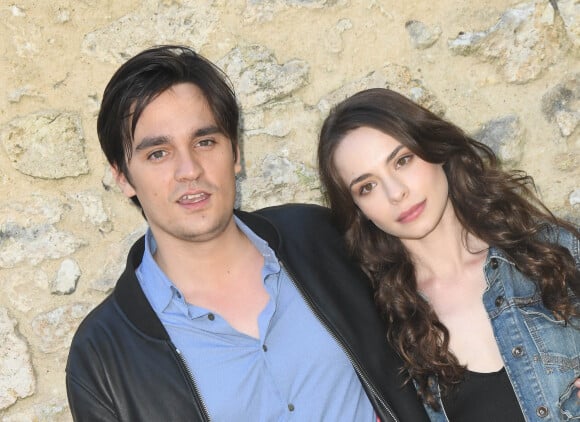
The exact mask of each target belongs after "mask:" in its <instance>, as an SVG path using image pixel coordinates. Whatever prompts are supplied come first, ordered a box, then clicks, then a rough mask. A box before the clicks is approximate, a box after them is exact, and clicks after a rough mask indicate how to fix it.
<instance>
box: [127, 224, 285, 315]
mask: <svg viewBox="0 0 580 422" xmlns="http://www.w3.org/2000/svg"><path fill="white" fill-rule="evenodd" d="M234 221H235V223H236V225H237V227H238V228H239V229H240V230H241V231H242V233H244V234H245V235H246V236H247V237H248V239H250V241H251V242H252V244H253V245H254V246H255V247H256V249H258V251H259V252H260V254H262V256H263V257H264V267H263V268H262V279H263V280H265V279H266V277H267V276H268V275H270V274H275V273H278V272H280V264H279V262H278V259H277V258H276V254H275V253H274V251H273V250H272V249H271V248H270V247H269V246H268V242H266V241H265V240H264V239H262V238H261V237H259V236H258V235H256V234H255V233H254V232H253V231H252V230H251V229H250V228H249V227H248V226H247V225H246V224H244V223H243V222H242V221H241V220H240V219H239V218H238V217H236V216H235V215H234ZM156 250H157V242H156V241H155V238H154V237H153V233H152V232H151V229H150V228H148V229H147V233H146V234H145V252H144V253H143V260H142V261H141V265H140V266H139V268H137V274H138V279H139V280H140V282H141V286H142V288H143V290H146V291H147V293H149V294H147V298H148V299H149V302H150V303H151V306H152V307H153V309H154V310H155V311H156V312H164V311H165V310H166V309H167V307H168V306H169V305H170V303H171V301H172V300H173V299H175V300H176V301H178V302H181V303H182V304H184V305H185V300H184V299H183V295H182V293H181V292H180V291H179V289H178V288H177V287H176V286H175V285H174V284H173V282H172V281H171V280H170V279H169V278H168V277H167V276H166V275H165V273H164V272H163V271H162V270H161V268H159V265H157V262H155V259H154V258H153V255H154V254H155V251H156Z"/></svg>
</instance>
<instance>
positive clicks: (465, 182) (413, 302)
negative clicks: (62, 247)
mask: <svg viewBox="0 0 580 422" xmlns="http://www.w3.org/2000/svg"><path fill="white" fill-rule="evenodd" d="M360 127H370V128H374V129H376V130H379V131H381V132H383V133H385V134H387V135H390V136H392V137H393V138H395V139H397V140H398V141H399V142H401V143H402V144H403V145H405V146H406V147H407V148H409V149H410V150H411V151H412V152H413V153H415V154H417V156H419V157H420V158H421V159H423V160H425V161H427V162H430V163H437V164H441V163H443V169H444V171H445V174H446V177H447V180H448V183H449V197H450V201H451V204H452V205H453V208H454V210H455V213H456V215H457V217H458V219H459V221H460V223H461V225H462V227H463V228H464V236H467V234H468V233H470V234H472V235H474V236H476V237H478V238H479V239H482V240H483V241H485V242H486V243H487V244H489V245H493V246H495V247H498V248H500V249H502V250H503V251H504V252H505V253H506V254H507V255H508V256H509V257H510V259H511V260H512V261H513V262H514V263H515V265H516V267H517V268H518V270H519V271H521V272H522V273H523V274H525V275H526V276H527V277H529V278H530V279H532V280H533V281H534V282H535V283H536V285H537V287H538V288H539V291H540V292H541V296H542V300H543V303H544V305H545V306H546V307H547V308H548V309H550V310H551V311H552V312H553V313H554V315H555V316H556V317H558V318H559V319H563V320H565V321H567V322H570V318H571V317H573V316H577V315H578V314H579V312H580V310H579V309H578V308H577V307H576V306H575V305H574V303H573V302H572V299H571V298H570V296H569V290H568V289H571V290H572V292H574V294H575V295H576V296H580V275H579V272H578V270H577V269H576V265H575V262H574V259H573V257H572V256H571V254H570V252H569V251H568V250H567V249H566V248H564V247H562V246H559V245H557V244H553V243H549V242H547V241H544V240H541V237H540V236H538V235H539V234H540V232H542V231H543V230H545V228H546V226H547V225H550V224H555V225H558V226H561V227H564V228H566V229H568V230H570V231H571V232H572V233H574V234H576V236H578V235H579V233H578V230H577V229H576V227H574V226H573V225H572V224H570V223H568V222H566V221H563V220H561V219H559V218H557V217H555V216H554V215H553V214H552V213H551V212H550V211H549V210H548V209H547V208H546V207H545V206H544V205H543V204H542V203H541V201H540V200H539V199H537V197H536V196H535V186H534V182H533V180H532V178H531V177H530V176H528V175H526V174H525V173H524V172H522V171H517V170H515V171H506V170H502V169H501V166H500V163H499V161H498V159H497V157H496V155H495V154H494V153H493V151H492V150H491V149H490V148H489V147H487V146H486V145H484V144H482V143H480V142H477V141H475V140H474V139H472V138H470V137H469V136H467V135H466V134H465V133H464V132H463V131H462V130H461V129H460V128H459V127H457V126H455V125H454V124H452V123H450V122H447V121H445V120H443V119H442V118H440V117H438V116H437V115H435V114H434V113H432V112H430V111H429V110H427V109H425V108H423V107H421V106H419V105H418V104H415V103H414V102H413V101H411V100H409V99H407V98H405V97H404V96H402V95H400V94H398V93H396V92H394V91H391V90H388V89H382V88H375V89H369V90H365V91H361V92H359V93H357V94H355V95H353V96H352V97H349V98H347V99H346V100H344V101H343V102H341V103H339V104H338V105H337V106H335V107H334V108H333V109H332V110H331V112H330V114H329V116H328V117H327V118H326V120H325V121H324V124H323V126H322V129H321V133H320V139H319V145H318V165H319V173H320V179H321V182H322V185H323V188H324V189H325V196H326V200H327V202H328V205H329V206H330V208H331V210H332V215H333V218H334V221H335V223H336V224H337V226H338V228H339V229H340V230H341V231H342V233H343V234H344V236H345V240H346V243H347V247H348V249H349V252H350V253H351V255H352V256H353V257H354V258H355V260H357V261H358V263H359V264H360V266H361V267H362V269H363V270H364V271H365V273H366V274H367V276H369V278H370V280H371V283H372V284H373V287H374V289H375V300H376V303H377V306H378V308H379V310H380V312H381V313H382V315H383V317H384V318H385V320H386V335H387V338H388V340H389V342H390V343H391V345H392V346H393V347H394V348H395V349H396V350H397V352H398V353H399V354H400V356H401V357H402V358H403V361H404V369H406V370H407V371H408V374H409V378H408V379H407V382H408V381H409V380H410V379H411V378H412V379H414V380H415V382H416V384H417V389H418V394H419V396H420V397H421V398H422V400H423V401H424V402H425V403H427V404H428V405H429V406H431V407H433V408H434V409H438V405H437V402H436V400H435V396H434V393H433V390H432V385H433V384H432V383H433V381H434V379H437V381H438V382H439V385H440V386H441V389H442V392H443V394H445V393H446V392H447V391H448V390H449V388H450V387H451V386H452V385H454V384H457V383H458V382H460V381H461V380H462V378H463V375H464V371H465V367H463V366H461V365H460V364H459V361H458V360H457V358H456V357H455V356H454V355H453V353H452V352H451V351H450V350H449V332H448V330H447V328H446V327H445V326H444V325H443V324H442V323H441V322H440V321H439V319H438V317H437V315H436V314H435V312H434V311H433V309H432V308H431V306H430V305H429V303H428V302H427V301H426V300H425V299H424V298H423V297H422V296H421V295H420V294H419V292H418V288H417V279H416V275H415V268H414V265H413V262H412V259H411V257H410V255H409V253H408V252H407V250H406V249H405V247H404V246H403V244H402V242H401V241H400V240H399V239H398V238H397V237H394V236H391V235H389V234H387V233H385V232H383V231H382V230H381V229H379V228H377V227H376V226H375V225H374V224H373V223H372V222H370V221H369V220H368V219H367V218H365V216H364V214H363V213H362V212H361V211H360V209H359V208H358V207H357V206H356V205H355V203H354V201H353V199H352V197H351V194H350V191H349V189H348V187H347V186H346V184H345V183H344V182H343V181H342V180H341V178H340V176H339V173H338V171H337V168H336V166H335V163H334V153H335V151H336V148H337V146H338V145H339V144H340V142H341V140H342V139H343V138H344V136H345V135H346V134H348V133H349V132H350V131H352V130H355V129H357V128H360Z"/></svg>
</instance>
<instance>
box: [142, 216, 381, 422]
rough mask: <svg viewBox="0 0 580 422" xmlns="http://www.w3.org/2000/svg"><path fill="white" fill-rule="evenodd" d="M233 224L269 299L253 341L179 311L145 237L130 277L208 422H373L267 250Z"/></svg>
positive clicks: (351, 376)
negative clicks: (251, 250) (256, 260)
mask: <svg viewBox="0 0 580 422" xmlns="http://www.w3.org/2000/svg"><path fill="white" fill-rule="evenodd" d="M236 224H237V226H238V227H239V228H240V230H242V231H243V232H244V234H245V235H246V236H248V238H249V239H250V240H251V241H252V243H253V244H254V246H255V247H256V248H257V249H258V250H259V251H260V253H261V254H262V255H263V256H264V267H263V269H262V277H263V282H264V287H265V289H266V291H267V292H268V294H269V296H270V298H269V301H268V303H267V305H266V307H265V308H264V309H263V310H262V312H261V313H260V315H259V317H258V326H259V330H260V338H254V337H251V336H248V335H246V334H244V333H241V332H239V331H237V330H236V329H234V328H233V327H232V326H231V325H230V324H229V323H228V322H227V321H226V320H225V319H223V318H222V317H221V316H220V315H218V314H217V313H214V312H212V311H211V310H209V309H204V308H201V307H198V306H194V305H191V304H189V303H187V302H186V301H185V300H184V298H183V295H182V294H181V293H180V292H179V290H178V289H177V288H176V287H175V285H174V284H173V283H172V282H171V280H169V279H168V278H167V277H166V275H165V274H164V273H163V272H162V271H161V269H160V268H159V266H158V265H157V263H156V262H155V260H154V259H153V253H154V252H155V250H156V244H155V239H154V238H153V236H152V233H151V232H150V231H148V233H147V235H146V244H145V254H144V256H143V261H142V263H141V265H140V266H139V268H138V269H137V271H136V274H137V278H138V279H139V282H140V283H141V287H142V288H143V291H144V292H145V295H146V297H147V299H148V300H149V302H150V303H151V305H152V307H153V309H154V310H155V312H156V314H157V316H158V317H159V319H160V320H161V322H162V323H163V325H164V326H165V329H166V330H167V332H168V333H169V336H170V338H171V340H172V341H173V343H174V344H175V346H176V347H177V348H178V349H179V350H180V352H181V353H182V355H183V356H184V358H185V361H186V363H187V365H188V366H189V368H190V370H191V372H192V374H193V377H194V381H195V383H196V385H197V386H198V389H199V390H200V392H201V396H202V399H203V401H204V403H205V405H206V407H207V409H208V412H209V414H210V416H211V418H212V420H216V421H232V420H244V421H290V420H295V421H367V422H373V421H376V417H375V416H374V412H373V409H372V406H371V404H370V402H369V400H368V398H367V396H366V394H365V392H364V390H363V388H362V386H361V384H360V381H359V379H358V377H357V375H356V373H355V371H354V369H353V367H352V365H351V363H350V362H349V360H348V358H347V356H346V355H345V353H344V351H343V350H342V349H341V347H340V346H339V345H338V343H337V342H336V341H335V339H334V338H333V337H332V336H331V335H330V334H329V332H328V331H327V330H326V329H325V328H324V326H323V325H322V324H321V322H320V321H319V320H318V319H317V318H316V317H315V315H314V314H313V313H312V311H311V309H310V308H309V307H308V305H307V304H306V302H305V301H304V299H303V297H302V296H301V295H300V293H299V292H298V290H297V288H296V286H295V285H294V283H293V282H292V280H291V279H290V278H289V276H288V274H287V272H286V271H285V269H284V268H283V267H281V266H280V264H279V262H278V260H277V258H276V255H275V254H274V252H273V251H272V249H270V247H268V244H267V243H266V242H265V241H264V240H262V239H261V238H259V237H258V236H257V235H256V234H254V233H253V232H252V231H251V230H250V229H249V228H248V227H247V226H245V225H244V224H243V223H242V222H241V221H240V220H239V219H237V218H236ZM345 312H346V310H345Z"/></svg>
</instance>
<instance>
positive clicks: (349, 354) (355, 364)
mask: <svg viewBox="0 0 580 422" xmlns="http://www.w3.org/2000/svg"><path fill="white" fill-rule="evenodd" d="M279 262H280V265H281V266H282V267H283V268H284V270H285V271H286V273H287V274H288V277H290V280H291V281H292V284H294V286H295V287H296V289H298V291H299V292H300V295H301V296H302V298H303V299H304V301H305V302H306V304H307V305H308V307H309V308H310V310H311V311H312V313H313V314H314V316H315V317H316V319H317V320H318V321H319V322H320V323H321V324H322V326H323V327H324V328H325V329H326V331H327V332H328V333H329V334H330V336H331V337H332V338H333V339H334V340H335V341H336V343H337V344H338V345H339V346H340V348H341V349H342V351H343V352H344V354H345V355H346V356H347V358H348V360H349V361H350V363H351V365H352V366H353V368H354V370H355V371H356V373H357V374H358V376H359V378H360V379H361V380H362V382H363V383H364V385H365V386H366V387H367V388H368V389H369V391H371V393H373V394H374V396H375V397H376V398H377V401H378V402H379V403H380V404H381V405H382V406H383V408H384V409H385V411H386V412H387V413H388V414H389V415H390V416H391V418H392V419H393V421H394V422H399V419H398V418H397V417H396V416H395V413H394V412H393V410H392V409H391V407H390V406H389V405H388V404H387V402H386V401H385V400H383V398H382V397H381V395H380V394H379V393H378V392H377V389H376V388H375V387H374V386H373V385H372V384H371V381H370V380H369V378H368V376H367V375H366V373H365V372H364V371H363V369H362V368H361V366H360V364H359V363H358V361H356V360H355V358H354V357H353V354H352V352H351V351H350V349H349V348H348V347H347V346H346V345H345V344H344V343H343V342H342V341H340V339H339V338H338V336H337V335H336V333H335V332H334V331H333V330H331V329H330V327H329V326H328V323H327V322H326V320H325V319H324V318H323V317H322V315H320V312H319V311H318V308H317V307H316V306H315V305H314V303H313V301H312V300H311V299H310V296H309V295H308V293H307V292H306V291H305V290H304V288H302V286H301V285H300V284H299V283H297V282H296V279H295V278H294V274H292V272H291V271H290V270H289V269H288V267H286V265H285V264H284V261H282V260H281V259H279ZM377 416H378V415H377ZM383 422H384V421H383Z"/></svg>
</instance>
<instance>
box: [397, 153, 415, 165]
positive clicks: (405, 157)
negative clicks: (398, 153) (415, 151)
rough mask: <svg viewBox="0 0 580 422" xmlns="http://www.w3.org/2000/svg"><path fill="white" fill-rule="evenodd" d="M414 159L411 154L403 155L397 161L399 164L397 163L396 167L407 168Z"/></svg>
mask: <svg viewBox="0 0 580 422" xmlns="http://www.w3.org/2000/svg"><path fill="white" fill-rule="evenodd" d="M412 159H413V156H412V155H411V154H409V155H403V156H402V157H401V158H399V159H398V160H397V162H396V163H395V165H396V167H397V168H399V167H403V166H406V165H407V164H409V162H410V161H411V160H412Z"/></svg>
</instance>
